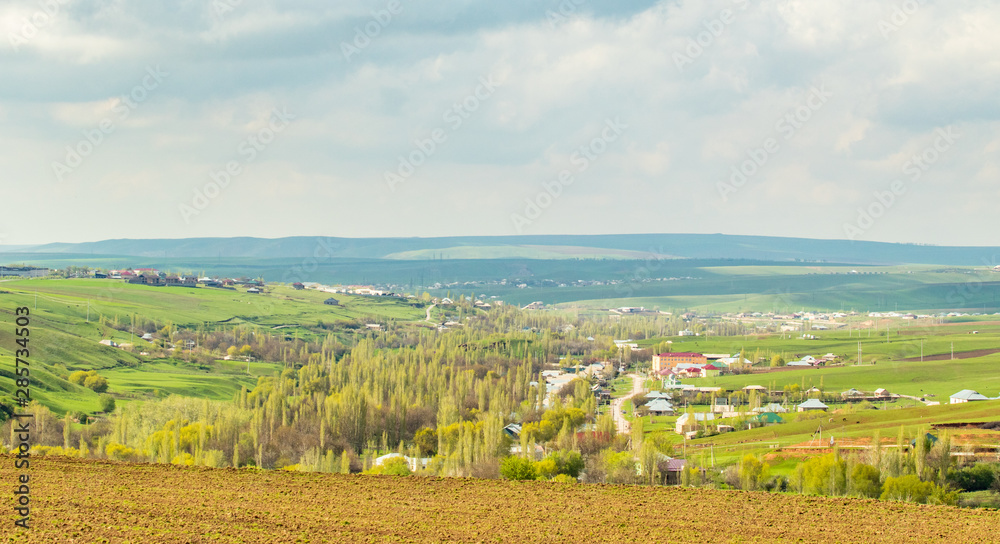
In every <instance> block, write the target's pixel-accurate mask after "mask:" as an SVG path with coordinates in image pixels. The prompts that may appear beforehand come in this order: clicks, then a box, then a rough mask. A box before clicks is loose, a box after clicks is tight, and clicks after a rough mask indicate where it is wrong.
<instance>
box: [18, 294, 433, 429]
mask: <svg viewBox="0 0 1000 544" xmlns="http://www.w3.org/2000/svg"><path fill="white" fill-rule="evenodd" d="M330 296H331V295H330V294H328V293H320V292H316V291H295V290H293V289H291V288H287V287H276V288H269V292H267V293H266V294H263V295H252V294H248V293H246V292H245V291H243V290H239V291H233V290H222V289H208V288H174V287H170V288H167V287H149V286H143V285H129V284H125V283H123V282H121V281H115V280H83V279H81V280H44V279H43V280H19V281H5V282H2V283H0V315H2V316H3V317H2V321H3V322H5V323H12V322H13V320H14V310H15V309H16V308H18V307H21V306H25V307H28V308H29V310H30V312H31V336H30V362H31V376H32V381H33V383H32V397H33V398H34V399H35V400H38V401H39V402H41V403H42V404H45V405H46V406H48V407H50V408H51V409H53V410H55V411H57V412H66V411H80V412H94V411H96V410H97V409H98V395H97V394H96V393H94V392H93V391H91V390H90V389H87V388H85V387H82V386H79V385H75V384H71V383H69V382H68V381H67V379H66V378H67V377H68V375H69V374H70V373H71V372H74V371H77V370H98V371H99V373H100V375H102V376H104V377H105V378H107V379H108V381H109V383H110V390H109V391H110V392H111V393H113V394H114V395H115V396H116V397H118V399H119V400H129V399H133V398H148V397H150V396H165V395H168V394H171V393H174V394H180V395H187V396H195V397H204V398H211V399H229V398H232V396H233V394H234V393H235V392H236V391H239V389H240V387H247V388H253V386H254V385H255V384H256V382H257V377H258V376H261V375H270V374H273V373H274V372H277V371H280V369H281V364H280V363H278V364H273V363H251V364H250V365H249V366H250V368H249V373H248V371H247V365H246V363H237V362H228V361H214V362H211V363H195V362H191V361H185V360H183V359H184V357H182V356H180V355H178V357H179V358H168V359H150V358H149V357H145V356H143V355H141V354H139V352H141V351H143V350H149V349H151V348H152V347H153V346H152V344H150V343H148V342H146V341H144V340H142V339H141V338H138V337H136V336H134V335H132V334H130V333H128V332H123V331H120V330H116V329H115V328H114V327H113V326H110V325H111V324H113V323H114V322H116V321H117V322H119V323H123V324H124V323H129V322H130V321H131V320H132V319H133V317H134V316H141V317H144V318H147V319H152V320H154V321H156V322H158V323H171V324H173V325H174V326H178V327H184V328H190V329H197V328H199V327H219V326H228V327H232V326H236V325H239V324H245V325H248V326H251V327H257V328H260V329H261V330H266V331H275V330H280V331H282V332H283V333H284V334H285V336H287V337H294V338H302V339H309V338H313V337H315V336H316V334H317V333H315V332H313V328H315V326H316V325H317V324H318V323H319V322H324V323H329V324H335V323H338V322H339V323H347V322H354V323H357V322H366V321H374V322H383V323H384V322H387V321H392V320H395V321H420V320H422V319H423V318H424V316H425V313H424V310H423V309H422V308H420V307H419V303H415V302H408V301H405V300H401V299H395V298H374V297H360V296H352V295H339V294H338V295H336V297H337V299H338V300H339V301H340V303H341V304H340V305H339V306H329V305H324V304H323V300H325V299H326V298H329V297H330ZM88 315H89V321H88ZM102 318H103V319H104V323H105V324H102ZM324 334H325V333H324ZM14 340H15V337H14V333H13V327H12V326H5V327H2V328H0V396H3V397H7V398H9V397H10V396H11V395H12V393H13V390H14V380H13V377H14V374H13V372H14V368H15V361H14V349H15V347H16V346H15V344H14ZM101 340H112V341H115V342H117V343H119V344H126V343H131V344H133V345H134V346H135V353H133V352H129V351H125V350H122V349H117V348H113V347H110V346H105V345H102V344H100V343H99V342H100V341H101Z"/></svg>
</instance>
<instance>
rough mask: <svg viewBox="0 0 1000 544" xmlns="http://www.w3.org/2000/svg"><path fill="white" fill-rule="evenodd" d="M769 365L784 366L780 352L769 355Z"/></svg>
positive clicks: (783, 359)
mask: <svg viewBox="0 0 1000 544" xmlns="http://www.w3.org/2000/svg"><path fill="white" fill-rule="evenodd" d="M771 366H772V367H779V366H785V358H784V357H782V356H781V355H780V354H778V353H775V354H774V355H772V356H771Z"/></svg>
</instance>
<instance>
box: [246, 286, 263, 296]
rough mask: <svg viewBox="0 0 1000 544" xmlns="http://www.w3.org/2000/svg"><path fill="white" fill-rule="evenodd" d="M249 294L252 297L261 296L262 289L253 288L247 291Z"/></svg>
mask: <svg viewBox="0 0 1000 544" xmlns="http://www.w3.org/2000/svg"><path fill="white" fill-rule="evenodd" d="M247 293H250V294H251V295H259V294H260V289H257V288H256V287H251V288H249V289H247Z"/></svg>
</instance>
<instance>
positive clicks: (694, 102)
mask: <svg viewBox="0 0 1000 544" xmlns="http://www.w3.org/2000/svg"><path fill="white" fill-rule="evenodd" d="M226 1H227V0H220V2H222V4H220V3H219V2H214V3H211V2H210V3H205V2H195V1H184V2H179V3H176V5H171V7H170V8H169V9H168V8H167V7H164V6H159V5H155V4H150V3H139V2H126V1H109V2H103V3H98V4H90V3H77V2H65V3H63V4H61V5H60V6H61V7H60V9H59V12H58V13H56V14H54V15H52V16H50V17H49V19H48V20H47V22H46V23H45V24H44V25H36V26H37V27H38V28H37V29H36V32H35V33H34V34H33V35H32V37H31V38H30V39H28V38H24V43H19V46H18V47H17V48H15V47H13V46H11V45H10V43H9V42H10V40H11V36H21V34H19V33H21V32H22V31H23V27H24V21H25V20H27V21H31V18H32V17H33V16H35V14H36V13H37V12H38V11H39V10H40V9H42V8H41V7H40V5H41V4H39V3H38V2H36V1H33V0H15V1H12V2H8V3H5V5H4V6H3V7H0V31H2V32H3V36H2V37H3V38H4V40H5V42H8V43H7V44H6V45H5V46H4V47H0V62H3V64H4V67H5V71H4V73H5V78H6V79H7V80H9V81H11V82H13V84H10V85H4V86H2V87H0V118H4V119H5V122H4V124H3V125H0V145H4V146H5V149H7V150H9V152H8V153H5V154H3V155H2V156H0V170H2V171H3V172H5V174H7V175H6V176H5V179H4V181H2V182H0V183H3V184H4V189H7V190H12V189H13V188H14V187H15V185H16V186H17V187H19V188H25V187H27V188H28V189H26V190H27V191H29V192H31V193H32V194H37V195H41V194H43V191H48V190H49V188H51V187H52V186H53V185H54V184H55V178H54V176H53V173H52V167H51V163H52V162H53V161H59V160H64V158H65V155H66V147H67V146H73V145H76V143H77V142H78V141H80V139H81V138H83V137H84V136H83V134H84V131H87V130H91V129H92V128H93V127H95V126H97V125H96V124H97V123H99V122H100V120H101V119H102V118H104V117H106V116H107V115H108V113H107V112H108V108H109V107H113V104H115V103H116V102H115V100H116V98H117V97H120V96H121V95H123V94H125V93H128V92H129V91H130V89H132V88H133V87H134V86H135V85H137V84H139V83H140V82H141V80H142V77H143V75H144V74H145V73H146V70H147V69H148V68H149V67H150V66H161V67H162V69H163V70H165V71H167V72H169V73H170V76H169V77H168V78H166V80H165V81H164V82H163V84H162V85H161V86H159V87H158V88H157V89H156V91H155V92H154V93H151V95H150V97H149V99H148V100H146V101H144V102H143V103H142V104H141V105H140V106H139V107H137V108H135V109H134V111H132V112H131V114H130V116H129V118H128V119H122V120H118V121H119V122H118V123H117V124H116V128H115V131H114V132H113V133H111V134H109V135H107V137H106V139H105V140H104V141H103V142H102V143H101V144H100V145H99V146H97V148H96V149H95V150H94V151H93V153H92V154H91V155H90V156H88V157H87V158H86V159H85V160H84V161H83V163H82V164H81V165H80V166H79V167H78V168H76V169H75V170H74V171H73V172H72V174H70V175H69V176H67V178H66V179H67V183H69V184H70V185H66V186H65V189H64V190H63V191H61V192H55V193H53V194H51V195H50V196H46V202H47V204H46V205H47V210H48V213H50V214H51V217H53V218H54V219H53V220H52V221H47V222H45V223H44V224H42V225H37V226H35V227H33V228H32V229H31V230H28V229H23V230H20V231H19V230H18V229H15V228H11V227H8V228H7V231H8V234H9V239H8V243H33V242H46V241H57V240H58V241H83V240H96V239H102V238H107V237H113V236H119V235H120V234H121V233H120V232H111V231H108V230H107V229H106V228H105V226H104V225H103V224H102V222H87V223H85V224H83V225H80V224H78V223H74V226H73V227H72V228H70V227H69V225H68V220H69V219H68V218H70V217H73V214H74V213H76V211H77V210H79V209H80V208H81V207H84V208H85V209H87V210H88V213H89V214H92V215H95V216H101V217H113V218H114V217H124V218H131V219H134V220H137V221H138V224H141V225H142V227H141V229H140V230H141V232H136V233H135V235H136V236H137V237H138V236H142V237H157V236H163V237H177V236H195V235H199V233H203V232H205V230H206V229H208V230H210V231H211V232H212V233H213V234H214V235H257V236H283V235H295V234H305V235H312V234H325V235H341V236H392V235H407V236H409V235H423V236H434V235H449V234H455V233H456V228H457V227H456V226H459V225H460V226H461V228H460V230H461V232H462V233H466V234H510V233H511V223H510V220H509V217H510V214H512V213H517V212H519V211H521V208H522V207H523V205H524V199H525V198H530V197H532V196H533V195H535V194H537V193H538V191H539V190H541V187H542V184H543V183H544V182H546V181H551V180H553V179H556V177H557V176H558V175H559V173H560V172H561V171H562V170H565V169H571V170H572V169H574V168H575V166H574V165H573V162H572V160H573V159H572V157H573V154H574V153H575V152H578V150H579V148H580V146H582V145H585V144H586V143H587V142H590V141H591V140H592V139H593V138H595V137H596V136H597V135H599V133H600V130H601V127H602V126H603V124H604V123H605V121H606V120H607V119H609V118H616V117H618V118H621V119H622V120H624V122H625V123H627V124H628V126H629V128H628V130H627V131H625V133H624V134H623V135H622V137H621V139H620V140H618V141H616V142H614V143H612V144H611V145H609V146H608V149H607V151H606V152H605V153H603V154H602V155H601V156H600V159H599V160H596V161H593V164H592V165H590V166H589V167H588V168H587V170H586V171H582V172H579V171H575V176H576V181H575V182H574V183H573V184H572V185H568V186H566V187H565V190H564V192H562V193H561V195H560V196H559V197H558V199H556V200H555V201H554V202H553V203H552V205H551V206H550V207H549V208H547V209H546V210H545V211H544V213H543V214H542V215H541V216H540V217H539V218H538V219H537V221H535V222H534V223H533V224H532V225H531V227H530V228H529V229H528V230H526V231H525V232H526V233H547V232H562V233H573V232H593V233H599V232H656V231H664V230H674V231H676V230H682V231H691V232H720V231H721V232H730V233H748V234H761V235H789V234H794V235H796V236H820V237H836V236H838V234H837V233H840V232H842V229H841V226H842V225H843V223H844V222H849V221H852V220H853V218H854V216H855V215H856V210H857V208H858V207H860V206H865V205H867V204H868V203H869V201H870V200H871V198H872V194H873V192H874V191H878V190H882V189H883V188H884V187H885V186H887V184H889V183H891V182H892V181H893V180H894V179H896V178H899V177H903V176H905V174H904V173H903V169H904V168H905V167H906V163H907V160H908V158H909V157H912V155H913V153H916V152H919V151H920V150H921V149H923V148H924V147H926V146H927V145H929V144H932V143H933V138H934V134H935V130H936V129H938V128H941V127H946V126H953V127H955V128H956V129H957V130H959V131H960V132H961V133H962V134H963V136H962V138H961V140H960V141H959V142H957V143H956V144H955V145H954V146H952V147H950V148H949V150H948V151H947V153H946V154H944V155H943V156H942V158H941V159H940V160H938V161H936V162H935V163H934V164H933V166H932V168H930V169H928V170H927V171H926V172H925V173H924V175H923V176H922V177H921V179H920V181H919V182H914V183H913V184H912V186H911V187H910V188H909V189H908V192H907V193H906V195H905V196H904V197H903V200H905V202H906V204H905V205H903V204H902V200H901V204H900V205H899V206H895V207H894V208H893V209H892V210H890V212H889V213H887V214H886V216H885V218H884V220H883V221H882V222H881V223H880V225H879V226H878V227H877V228H872V229H871V230H869V231H868V232H867V233H866V234H865V235H864V236H862V237H869V238H871V237H877V239H881V240H889V241H893V240H905V241H923V242H930V243H993V242H992V241H991V239H990V238H989V236H988V233H989V232H991V231H992V230H993V229H995V227H996V226H997V225H996V221H997V220H996V219H994V215H995V214H988V213H983V214H970V213H968V210H969V208H968V202H970V201H975V202H991V201H995V198H996V194H995V192H996V189H995V188H993V185H995V184H991V183H990V180H991V179H995V173H996V172H997V171H998V170H1000V163H998V159H997V156H998V155H997V154H996V153H995V152H991V150H995V148H996V147H997V145H998V144H997V139H996V136H995V134H996V133H997V128H998V108H1000V106H997V103H996V99H995V90H996V88H997V87H998V83H1000V63H998V62H997V61H996V60H995V58H994V57H995V52H996V51H997V49H998V48H1000V37H997V36H996V35H995V33H994V32H993V29H995V28H996V27H997V26H998V23H1000V8H998V7H996V6H993V5H989V4H983V3H980V2H975V1H972V0H956V1H953V2H948V3H944V2H943V1H942V0H936V1H934V0H924V1H923V2H920V3H919V5H918V6H919V7H917V8H916V9H910V8H908V7H906V6H908V5H909V4H907V3H905V2H901V1H900V2H895V1H890V0H880V1H863V0H851V1H847V2H841V3H816V2H808V1H805V0H762V1H759V2H754V1H748V2H744V1H743V0H735V1H734V0H707V1H702V2H695V1H667V2H652V1H642V2H640V1H631V2H623V3H614V4H609V3H597V2H591V1H589V0H560V1H544V2H535V1H529V0H515V1H511V2H503V3H492V4H491V3H482V2H472V1H471V0H452V1H443V2H430V1H413V2H407V1H404V0H400V4H399V9H397V10H395V11H396V13H392V14H391V17H389V16H387V15H386V12H387V10H388V9H389V7H390V6H389V1H388V0H374V1H361V0H353V1H347V2H337V3H333V4H331V3H329V2H322V1H319V0H310V1H305V2H295V3H287V2H278V1H276V0H274V1H262V2H252V3H251V2H245V1H244V2H229V3H225V2H226ZM219 5H222V6H229V7H231V8H232V9H219V8H218V6H219ZM904 8H905V9H904ZM901 10H902V11H901ZM906 11H909V13H906ZM899 13H902V14H903V16H900V15H899ZM557 14H558V15H557ZM904 16H905V17H904ZM39 21H41V19H40V18H39ZM366 25H367V26H366ZM373 25H374V26H373ZM887 25H888V26H887ZM375 28H377V32H376V33H375V35H372V36H367V35H366V36H365V37H366V39H367V42H365V43H366V44H365V45H364V46H363V47H357V44H355V40H356V39H358V36H359V32H361V33H362V34H365V33H366V32H368V31H370V30H371V29H375ZM366 29H367V30H366ZM369 33H370V32H369ZM362 42H364V40H362ZM359 43H360V42H359ZM343 44H351V45H352V46H355V47H357V49H358V51H357V52H356V53H354V54H352V55H351V56H350V58H346V55H345V54H344V52H343ZM678 55H680V56H681V57H683V59H687V60H686V61H685V60H683V59H682V60H681V61H679V60H678V59H679V57H678ZM687 61H689V62H687ZM491 77H492V78H494V79H496V80H498V81H500V82H501V84H499V85H498V86H497V87H496V89H495V91H494V92H492V93H491V94H489V96H488V97H485V98H477V99H475V100H471V99H470V97H475V96H476V92H477V87H478V86H479V85H480V84H481V81H482V78H491ZM818 87H824V88H825V89H828V90H829V92H830V93H832V95H831V96H830V97H829V98H828V100H826V101H825V102H823V103H822V104H821V106H820V107H818V108H811V107H810V106H809V105H808V100H809V97H810V94H811V93H812V92H813V89H814V88H818ZM480 94H482V93H480ZM465 100H470V101H469V102H468V103H469V104H474V105H475V109H474V111H467V110H464V109H460V110H459V112H460V114H461V123H460V124H459V126H457V127H455V126H453V125H454V123H453V122H452V121H451V120H453V119H454V115H456V114H455V113H454V112H455V111H456V110H455V108H456V107H460V108H461V105H462V103H463V101H465ZM275 108H287V109H288V111H290V112H294V113H295V115H296V119H295V121H294V123H293V124H292V125H291V126H290V128H289V129H288V130H287V131H285V132H282V133H281V134H279V135H278V136H277V137H276V138H275V140H274V142H273V144H269V145H268V146H267V148H266V149H264V150H262V151H261V152H260V153H259V156H258V157H257V158H256V159H255V160H254V161H253V162H252V163H249V164H246V165H245V170H244V172H243V173H242V174H240V176H239V181H238V182H234V183H233V185H231V186H230V187H229V188H227V189H226V193H225V195H220V197H219V198H218V199H216V200H214V201H213V203H212V204H211V205H210V206H209V207H207V208H206V209H205V210H204V211H203V212H202V213H201V214H200V215H199V216H198V218H197V224H196V225H187V224H185V223H183V222H182V221H181V220H180V216H179V215H178V213H177V206H178V204H179V203H181V202H183V201H185V199H190V198H191V194H192V193H193V192H194V191H195V190H197V189H198V188H200V187H202V186H203V185H204V183H206V181H208V180H209V179H210V177H209V176H210V174H211V173H212V172H214V171H216V170H218V169H219V168H224V167H225V165H226V163H227V162H228V161H232V160H238V159H239V158H240V155H239V152H238V150H237V148H238V146H239V145H240V144H241V143H242V142H244V141H245V140H246V139H247V138H248V137H250V136H252V135H253V134H255V133H256V132H258V131H260V130H261V129H262V127H266V125H267V123H268V120H269V116H270V115H271V112H272V111H273V110H274V109H275ZM802 108H806V109H805V110H803V109H802ZM449 112H452V113H451V114H449ZM789 115H791V116H792V117H791V118H789V117H788V116H789ZM789 119H791V120H789ZM783 120H784V124H782V123H783ZM436 130H440V131H442V133H443V134H444V135H445V136H446V138H445V141H444V142H443V143H440V144H438V145H436V146H435V149H434V150H433V152H432V153H431V154H430V155H429V156H428V157H426V160H425V162H424V163H423V164H422V165H420V166H419V167H418V168H416V170H415V172H414V173H413V174H412V176H411V177H409V178H408V179H407V180H406V181H405V183H404V184H403V185H400V186H399V188H398V190H396V191H391V190H390V189H389V188H388V187H387V185H386V183H385V181H384V176H385V173H386V172H387V171H393V170H394V169H395V168H396V167H397V165H398V162H399V157H401V156H404V155H407V154H409V153H411V152H413V151H414V149H419V146H420V145H421V144H420V142H421V141H424V140H426V139H427V138H429V137H431V135H432V134H434V131H436ZM768 139H774V143H775V144H777V148H778V149H777V151H774V152H769V153H768V156H767V160H766V162H765V163H763V164H762V165H759V166H757V167H756V168H755V172H754V174H753V175H751V176H749V177H748V179H747V180H746V181H745V182H744V183H743V184H742V185H741V186H740V187H738V188H737V189H738V190H736V191H735V192H732V193H728V194H726V198H722V197H720V190H719V184H720V183H726V182H728V181H729V180H730V178H731V176H732V171H733V168H739V167H740V166H741V165H742V164H743V163H744V162H745V161H746V160H748V159H750V160H752V157H753V156H754V155H753V154H754V153H755V150H757V149H762V148H763V147H764V145H765V143H766V142H767V140H768ZM283 183H286V184H287V185H288V189H287V190H281V189H280V187H281V186H282V185H281V184H283ZM115 187H121V188H122V189H123V190H122V191H116V190H115ZM154 187H155V188H156V189H154ZM275 187H277V188H275ZM20 190H25V189H20ZM110 194H114V195H115V196H114V197H113V198H108V195H110ZM151 195H155V196H156V198H155V199H150V198H149V197H150V196H151ZM331 207H335V208H336V209H337V213H336V218H334V219H331V218H330V217H329V213H328V210H329V209H330V208H331ZM666 209H669V210H670V220H669V221H664V213H665V212H664V210H666ZM138 210H142V211H138ZM247 210H253V211H254V212H255V214H254V220H253V221H251V222H248V221H246V217H247V215H246V211H247ZM30 213H31V211H30V210H27V209H24V210H15V211H14V215H13V216H12V217H11V219H10V222H9V224H17V222H21V223H22V224H27V223H28V222H29V220H30V217H31V216H30ZM609 214H616V215H615V216H616V217H627V218H628V219H627V221H604V220H600V219H599V218H606V217H609ZM803 216H806V217H808V218H809V219H808V220H807V221H801V220H800V218H801V217H803ZM943 216H956V217H961V218H962V220H961V221H960V222H956V223H951V224H949V226H948V228H947V229H942V228H940V227H939V226H938V225H935V224H933V223H932V222H929V221H926V220H925V218H926V217H943ZM144 217H151V218H156V219H157V220H156V221H143V220H142V219H143V218H144ZM64 218H65V219H64ZM373 218H378V219H377V220H374V219H373ZM790 224H794V225H795V226H794V228H793V229H790V228H789V225H790ZM790 230H791V232H790Z"/></svg>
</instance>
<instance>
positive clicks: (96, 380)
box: [83, 373, 108, 393]
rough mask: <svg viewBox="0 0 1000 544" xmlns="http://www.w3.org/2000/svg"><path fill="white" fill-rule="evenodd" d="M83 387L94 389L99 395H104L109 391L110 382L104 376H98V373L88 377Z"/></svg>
mask: <svg viewBox="0 0 1000 544" xmlns="http://www.w3.org/2000/svg"><path fill="white" fill-rule="evenodd" d="M83 386H84V387H86V388H88V389H93V390H94V391H96V392H98V393H103V392H105V391H107V390H108V380H107V378H105V377H103V376H98V375H97V374H96V373H95V374H94V375H93V376H87V379H86V380H84V381H83Z"/></svg>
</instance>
